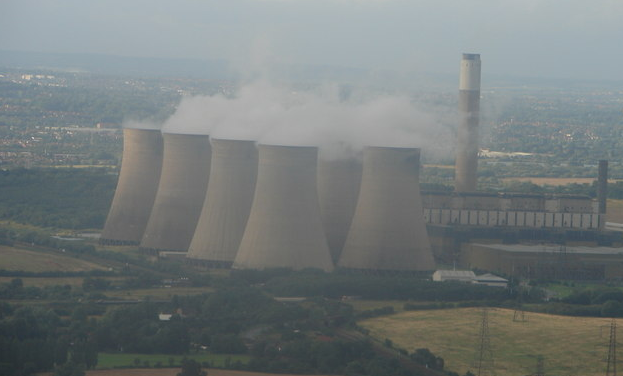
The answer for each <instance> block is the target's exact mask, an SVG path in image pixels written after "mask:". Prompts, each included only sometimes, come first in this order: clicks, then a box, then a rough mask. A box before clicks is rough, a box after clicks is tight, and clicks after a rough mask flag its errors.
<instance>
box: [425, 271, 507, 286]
mask: <svg viewBox="0 0 623 376" xmlns="http://www.w3.org/2000/svg"><path fill="white" fill-rule="evenodd" d="M433 281H435V282H443V281H458V282H465V283H473V284H476V285H486V286H492V287H507V286H508V280H507V279H504V278H502V277H498V276H497V275H493V274H489V273H487V274H482V275H478V276H477V275H476V274H474V272H472V271H471V270H437V271H436V272H435V273H433Z"/></svg>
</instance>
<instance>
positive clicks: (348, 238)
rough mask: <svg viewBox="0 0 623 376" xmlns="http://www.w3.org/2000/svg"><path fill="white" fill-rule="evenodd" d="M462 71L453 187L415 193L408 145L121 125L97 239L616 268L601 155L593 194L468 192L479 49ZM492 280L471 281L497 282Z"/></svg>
mask: <svg viewBox="0 0 623 376" xmlns="http://www.w3.org/2000/svg"><path fill="white" fill-rule="evenodd" d="M460 67H461V68H460V80H459V81H460V82H459V95H458V96H459V116H460V121H459V124H458V137H457V144H456V162H455V163H456V165H455V187H454V188H455V189H454V192H438V191H435V192H420V184H419V164H420V150H419V149H415V148H393V147H378V146H369V147H367V148H365V149H364V150H363V157H362V159H363V163H362V162H361V161H359V160H357V159H345V160H325V159H322V158H319V155H318V149H317V148H316V147H297V146H287V145H259V146H256V143H255V142H254V141H241V140H211V142H210V139H209V137H208V136H207V135H189V134H186V135H181V134H164V136H162V135H161V133H160V131H158V130H143V129H126V130H124V137H125V138H124V157H123V162H122V166H121V171H120V175H119V182H118V185H117V191H116V192H115V197H114V199H113V203H112V206H111V209H110V212H109V215H108V219H107V222H106V226H105V228H104V231H103V233H102V237H101V240H100V241H101V243H102V244H110V245H138V244H139V243H140V246H141V249H142V250H143V251H147V252H152V253H156V254H159V255H164V254H166V255H173V254H177V255H179V254H180V252H185V251H188V252H187V254H186V257H187V260H189V262H192V263H196V264H201V265H207V266H210V267H234V268H241V269H244V268H250V269H266V268H274V267H287V268H292V269H296V270H300V269H305V268H318V269H321V270H324V271H331V270H333V269H334V266H338V267H340V268H343V269H348V270H354V271H373V272H379V271H392V272H396V271H398V272H423V271H426V272H428V271H432V270H434V269H435V266H436V263H437V262H439V263H446V264H458V265H459V266H461V267H463V268H470V269H471V268H478V269H483V270H488V271H491V272H496V273H502V274H505V275H517V276H522V277H524V276H525V277H528V278H534V277H540V276H544V275H546V276H554V277H557V278H563V277H565V278H582V279H597V278H623V266H621V265H623V253H622V252H619V249H617V248H612V246H613V245H617V244H620V243H621V241H620V238H621V237H620V236H619V235H620V234H618V233H613V232H608V231H605V230H604V225H605V212H606V194H607V162H606V161H600V162H599V177H598V199H597V200H592V199H591V198H589V197H586V196H577V195H536V194H512V193H489V192H478V191H477V190H476V188H477V158H478V137H479V136H478V126H479V111H480V109H479V107H480V77H481V61H480V55H478V54H463V56H462V59H461V65H460ZM163 139H164V142H163ZM492 244H493V245H492ZM543 244H550V245H548V246H545V245H543ZM551 244H554V245H551ZM582 247H585V248H582ZM494 277H495V276H491V277H487V276H486V275H485V276H484V277H483V281H484V282H483V283H491V284H498V285H500V284H502V283H503V281H502V280H500V277H495V278H494ZM496 278H497V279H496Z"/></svg>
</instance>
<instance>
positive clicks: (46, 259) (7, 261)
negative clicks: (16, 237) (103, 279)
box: [0, 246, 106, 272]
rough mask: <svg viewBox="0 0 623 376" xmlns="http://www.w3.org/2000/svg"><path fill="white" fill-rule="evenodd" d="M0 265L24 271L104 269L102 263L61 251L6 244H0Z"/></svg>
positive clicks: (8, 268)
mask: <svg viewBox="0 0 623 376" xmlns="http://www.w3.org/2000/svg"><path fill="white" fill-rule="evenodd" d="M0 265H1V266H0V268H1V269H4V270H20V271H25V272H50V271H52V272H80V271H90V270H104V269H106V267H105V266H103V265H98V264H95V263H92V262H89V261H86V260H81V259H77V258H75V257H71V256H66V255H64V254H62V253H52V252H38V251H30V250H26V249H20V248H15V247H8V246H0Z"/></svg>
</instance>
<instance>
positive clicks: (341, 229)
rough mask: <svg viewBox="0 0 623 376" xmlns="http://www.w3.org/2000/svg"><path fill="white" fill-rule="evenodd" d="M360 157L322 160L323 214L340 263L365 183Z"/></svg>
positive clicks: (319, 190) (319, 196) (319, 164)
mask: <svg viewBox="0 0 623 376" xmlns="http://www.w3.org/2000/svg"><path fill="white" fill-rule="evenodd" d="M361 169H362V167H361V162H360V161H358V160H357V159H337V160H323V159H320V160H319V161H318V199H319V201H320V215H321V216H322V224H323V225H324V231H325V234H326V236H327V242H328V245H329V250H330V251H331V257H332V259H333V261H335V262H337V260H338V259H339V257H340V254H341V253H342V248H343V247H344V243H345V242H346V236H348V230H349V228H350V225H351V222H352V220H353V214H354V213H355V208H356V207H357V197H358V196H359V186H360V185H361Z"/></svg>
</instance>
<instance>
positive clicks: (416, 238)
mask: <svg viewBox="0 0 623 376" xmlns="http://www.w3.org/2000/svg"><path fill="white" fill-rule="evenodd" d="M419 165H420V149H414V148H389V147H367V148H366V149H365V150H364V152H363V174H362V178H361V188H360V191H359V197H358V200H357V208H356V210H355V214H354V216H353V221H352V224H351V228H350V230H349V232H348V237H347V239H346V243H345V244H344V249H343V251H342V254H341V256H340V260H339V262H338V265H339V266H340V267H342V268H347V269H355V270H376V271H384V270H385V271H428V270H434V269H435V261H434V259H433V255H432V252H431V246H430V242H429V239H428V234H427V232H426V226H425V224H424V216H423V214H422V202H421V198H420V184H419Z"/></svg>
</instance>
